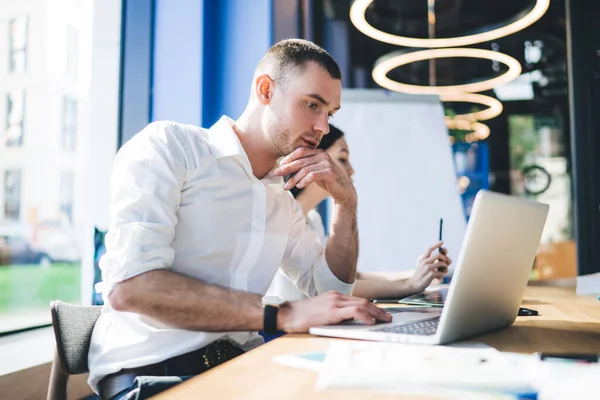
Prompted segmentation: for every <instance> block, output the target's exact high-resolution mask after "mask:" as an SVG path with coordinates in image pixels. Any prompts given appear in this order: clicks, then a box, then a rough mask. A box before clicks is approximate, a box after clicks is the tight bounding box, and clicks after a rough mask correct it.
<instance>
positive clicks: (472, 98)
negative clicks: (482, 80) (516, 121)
mask: <svg viewBox="0 0 600 400" xmlns="http://www.w3.org/2000/svg"><path fill="white" fill-rule="evenodd" d="M440 100H442V101H444V102H456V103H474V104H481V105H484V106H487V108H486V109H483V110H481V111H476V112H472V113H468V114H457V115H455V116H454V117H446V119H459V120H466V121H485V120H488V119H492V118H494V117H497V116H498V115H500V114H501V113H502V110H503V108H504V107H503V106H502V103H501V102H500V100H498V99H495V98H493V97H490V96H485V95H483V94H475V93H452V94H443V95H441V96H440Z"/></svg>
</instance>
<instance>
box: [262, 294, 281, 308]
mask: <svg viewBox="0 0 600 400" xmlns="http://www.w3.org/2000/svg"><path fill="white" fill-rule="evenodd" d="M284 302H285V300H283V299H282V298H281V297H279V296H263V298H262V305H263V306H266V305H271V306H278V305H280V304H281V303H284Z"/></svg>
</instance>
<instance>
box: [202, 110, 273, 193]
mask: <svg viewBox="0 0 600 400" xmlns="http://www.w3.org/2000/svg"><path fill="white" fill-rule="evenodd" d="M234 124H235V121H234V120H232V119H231V118H229V117H228V116H226V115H223V116H222V117H221V118H220V119H219V120H218V121H217V122H215V124H214V125H213V126H211V127H210V129H209V130H208V138H209V140H210V143H211V145H212V148H213V156H214V157H215V158H217V159H219V158H225V157H237V158H238V159H240V160H241V161H242V164H243V167H244V169H245V170H246V172H247V173H248V175H250V177H251V178H253V179H257V178H256V177H255V176H254V173H253V172H252V167H251V165H250V160H249V159H248V155H247V154H246V151H245V150H244V147H243V146H242V143H241V142H240V139H239V138H238V136H237V135H236V133H235V131H234V130H233V125H234ZM275 168H277V165H275V166H273V169H271V170H270V171H269V172H268V173H267V174H266V175H265V176H264V177H263V178H262V179H261V180H260V181H261V182H262V183H264V184H265V185H277V186H281V188H282V190H283V183H284V182H283V177H281V176H277V175H275V174H274V173H273V171H274V170H275Z"/></svg>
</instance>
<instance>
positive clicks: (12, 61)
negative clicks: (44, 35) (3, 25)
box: [8, 15, 29, 73]
mask: <svg viewBox="0 0 600 400" xmlns="http://www.w3.org/2000/svg"><path fill="white" fill-rule="evenodd" d="M28 23H29V21H28V18H27V16H25V15H22V16H19V17H16V18H13V19H11V20H10V22H9V33H10V37H9V55H8V60H9V65H8V70H9V71H10V72H12V73H23V72H25V69H26V68H27V33H28V32H27V31H28Z"/></svg>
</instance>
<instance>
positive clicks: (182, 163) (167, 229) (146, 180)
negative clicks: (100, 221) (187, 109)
mask: <svg viewBox="0 0 600 400" xmlns="http://www.w3.org/2000/svg"><path fill="white" fill-rule="evenodd" d="M182 141H183V140H182V134H181V132H180V131H178V130H177V129H172V128H171V127H170V126H169V125H168V124H167V123H159V122H154V123H151V124H150V125H148V126H147V127H146V128H145V129H144V130H142V131H141V132H139V133H138V134H136V135H135V136H134V137H133V138H132V139H131V140H129V141H128V142H127V143H126V144H125V145H124V146H123V147H122V148H121V149H120V150H119V152H118V153H117V156H116V157H115V160H114V162H113V169H112V173H111V178H110V190H111V197H110V206H109V210H110V225H109V230H108V233H107V235H106V238H105V244H106V253H105V254H104V256H103V257H102V258H101V260H100V268H101V269H102V275H103V280H104V281H105V284H106V292H105V295H106V297H107V295H108V294H110V292H111V291H112V290H113V289H114V287H115V286H116V285H117V284H118V283H119V282H122V281H124V280H126V279H130V278H132V277H134V276H137V275H140V274H142V273H144V272H147V271H151V270H155V269H160V268H170V266H171V264H172V263H173V259H174V255H175V252H174V250H173V248H172V247H171V243H172V241H173V237H174V235H175V226H176V224H177V216H176V211H177V208H178V207H179V203H180V200H181V190H182V187H183V184H184V182H185V178H186V173H187V169H186V152H185V146H184V145H183V144H182Z"/></svg>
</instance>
